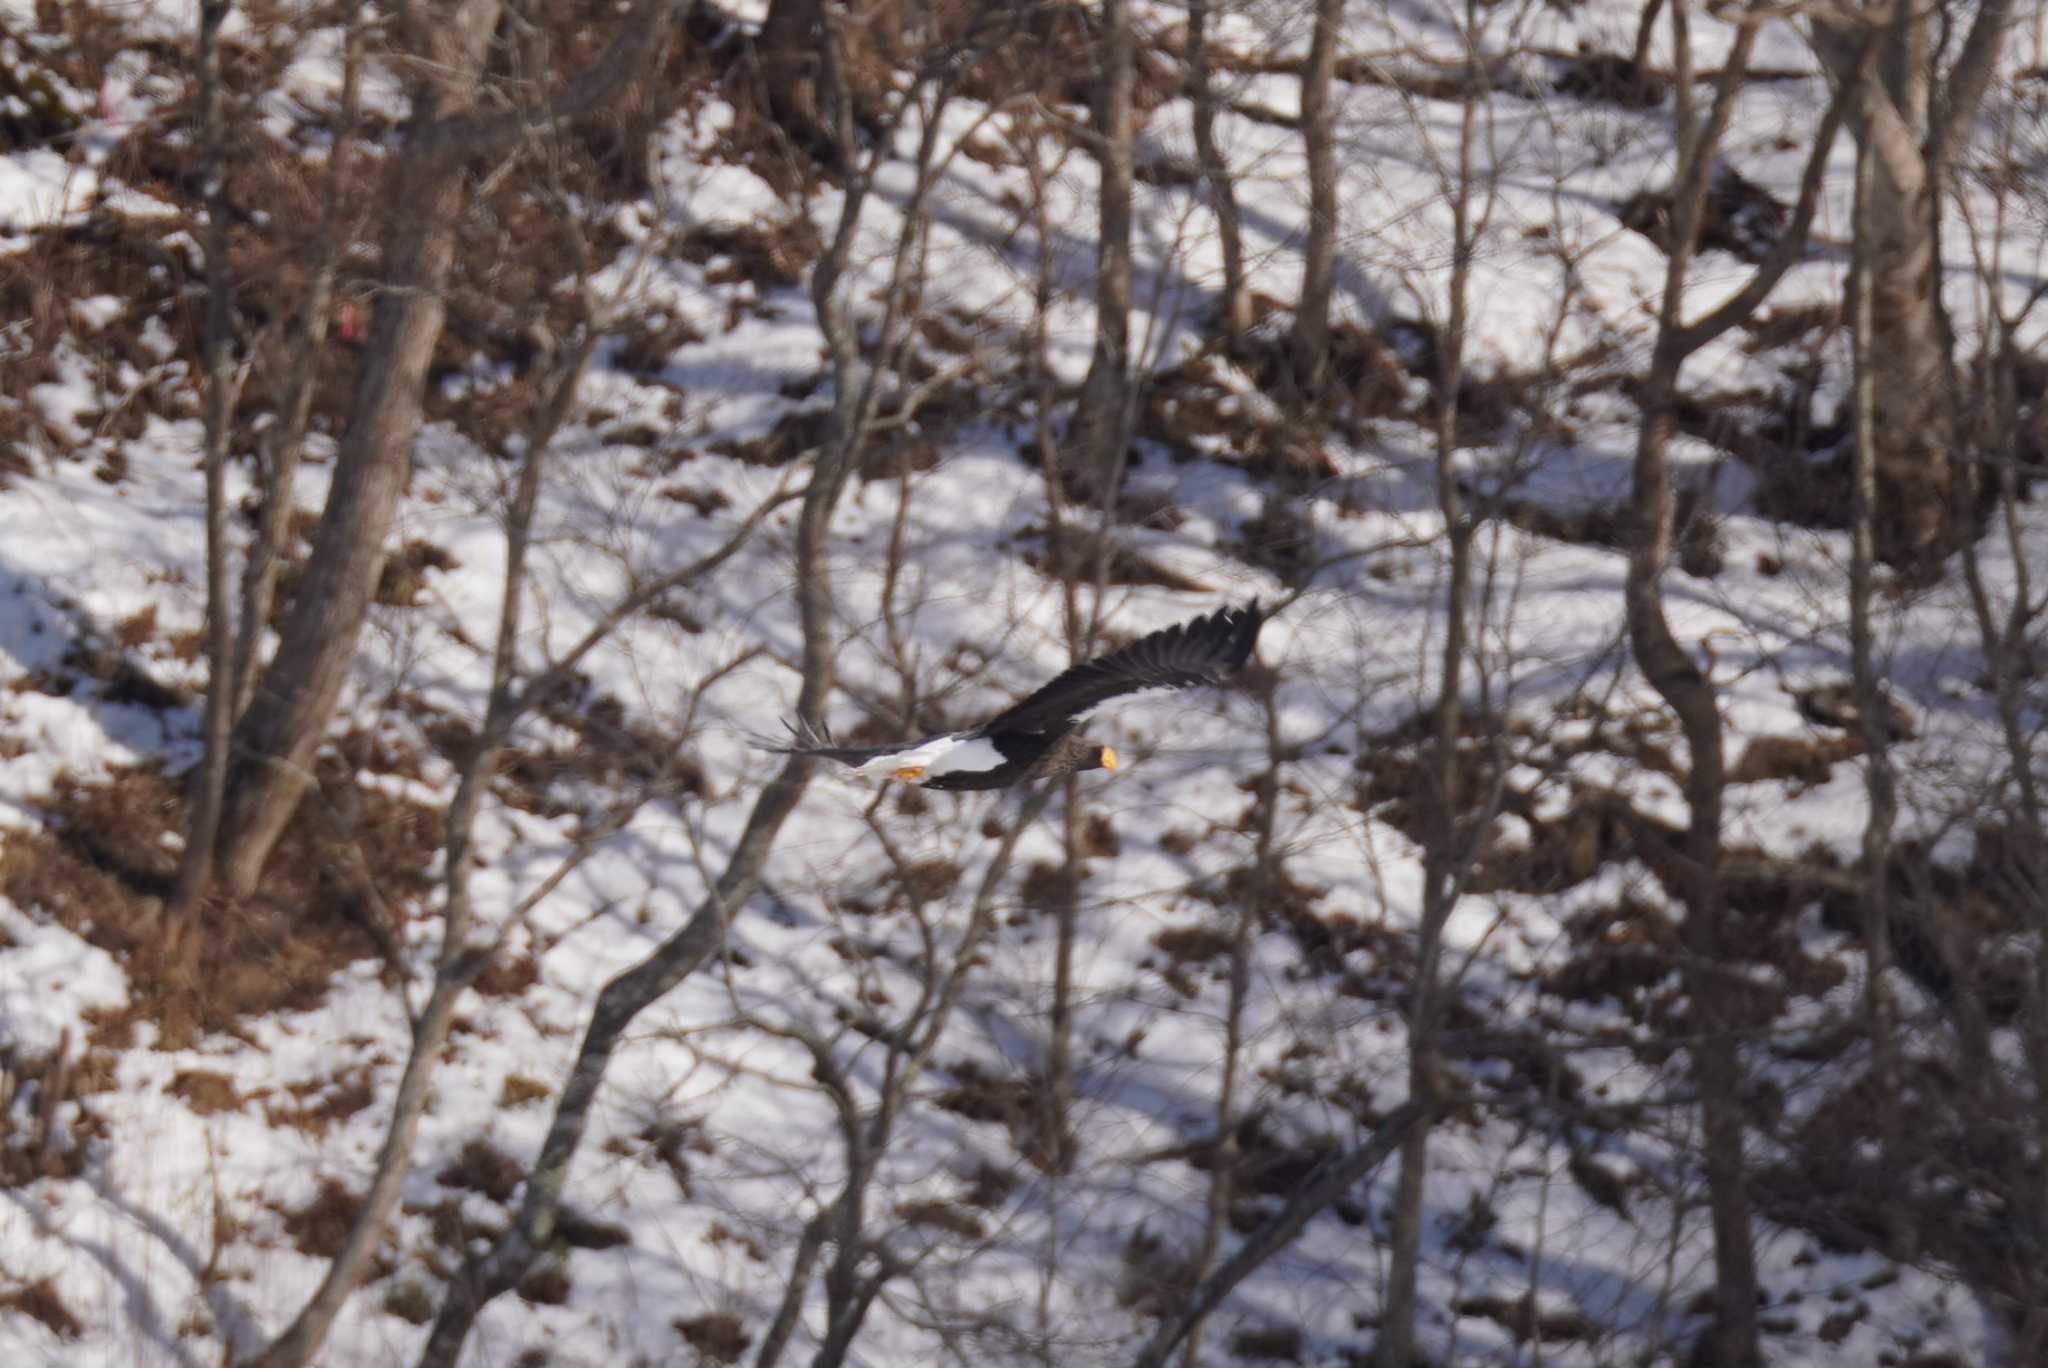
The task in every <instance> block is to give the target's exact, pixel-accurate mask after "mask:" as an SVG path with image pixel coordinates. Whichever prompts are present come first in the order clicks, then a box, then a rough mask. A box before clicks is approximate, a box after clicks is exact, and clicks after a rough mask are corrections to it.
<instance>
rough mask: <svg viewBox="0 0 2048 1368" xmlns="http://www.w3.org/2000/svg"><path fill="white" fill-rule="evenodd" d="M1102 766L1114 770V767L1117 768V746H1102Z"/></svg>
mask: <svg viewBox="0 0 2048 1368" xmlns="http://www.w3.org/2000/svg"><path fill="white" fill-rule="evenodd" d="M1102 767H1103V768H1104V769H1106V770H1113V769H1115V768H1116V748H1115V747H1113V746H1104V747H1103V748H1102Z"/></svg>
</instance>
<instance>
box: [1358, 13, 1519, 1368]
mask: <svg viewBox="0 0 2048 1368" xmlns="http://www.w3.org/2000/svg"><path fill="white" fill-rule="evenodd" d="M1461 28H1462V31H1463V37H1464V42H1465V51H1466V59H1467V62H1468V64H1469V65H1470V66H1471V68H1472V69H1473V70H1474V71H1475V72H1476V71H1478V70H1480V69H1481V63H1480V62H1479V60H1478V58H1479V44H1480V38H1481V33H1482V29H1481V16H1480V8H1479V5H1478V3H1477V0H1467V2H1466V5H1465V8H1464V14H1463V16H1462V25H1461ZM1485 98H1486V90H1485V86H1484V82H1483V81H1474V82H1472V83H1470V84H1468V85H1467V87H1466V90H1465V98H1464V102H1463V106H1462V108H1461V110H1460V117H1459V122H1458V150H1457V161H1456V163H1455V164H1454V165H1453V166H1451V167H1448V168H1444V169H1443V170H1442V171H1441V172H1440V174H1439V179H1440V181H1441V182H1442V183H1443V184H1444V189H1445V193H1446V195H1447V197H1448V199H1449V201H1450V206H1451V274H1450V279H1449V281H1448V282H1447V292H1448V309H1447V311H1446V316H1445V319H1444V326H1443V328H1442V329H1441V331H1440V334H1439V339H1438V344H1437V376H1436V386H1437V393H1436V408H1435V428H1436V431H1435V439H1436V494H1437V506H1438V510H1439V511H1440V512H1441V513H1442V515H1443V522H1444V555H1445V570H1446V575H1445V590H1444V593H1445V599H1444V621H1443V642H1442V654H1441V660H1442V665H1441V671H1440V674H1439V676H1438V683H1437V695H1436V704H1435V707H1434V709H1433V716H1432V728H1431V730H1432V737H1431V744H1432V753H1431V759H1430V765H1429V772H1428V778H1427V780H1426V797H1425V802H1426V806H1427V808H1428V811H1429V813H1430V816H1429V819H1428V835H1427V838H1426V840H1425V843H1424V850H1423V860H1422V919H1421V922H1420V924H1419V925H1418V926H1417V928H1416V946H1415V977H1414V982H1413V984H1412V985H1411V987H1410V990H1409V992H1410V999H1409V1007H1408V1092H1409V1095H1410V1096H1411V1097H1413V1098H1415V1099H1417V1100H1419V1101H1420V1102H1421V1103H1422V1104H1423V1108H1424V1110H1423V1113H1422V1115H1421V1116H1420V1117H1418V1118H1417V1120H1416V1123H1415V1124H1414V1125H1413V1126H1411V1127H1410V1128H1409V1130H1408V1134H1407V1135H1406V1136H1405V1137H1404V1138H1403V1140H1402V1142H1401V1170H1400V1176H1399V1179H1398V1181H1397V1184H1396V1187H1395V1190H1394V1211H1393V1218H1392V1245H1393V1248H1392V1250H1391V1251H1390V1253H1389V1257H1388V1263H1387V1288H1386V1294H1385V1296H1384V1297H1383V1298H1382V1300H1381V1308H1380V1333H1379V1342H1378V1345H1377V1349H1376V1352H1377V1354H1378V1359H1379V1364H1380V1368H1409V1364H1410V1363H1411V1362H1412V1361H1413V1359H1414V1357H1415V1316H1416V1305H1415V1301H1416V1291H1417V1275H1418V1273H1419V1271H1420V1268H1421V1262H1422V1233H1423V1219H1424V1215H1423V1200H1422V1199H1423V1186H1424V1182H1425V1179H1426V1177H1427V1174H1428V1170H1429V1134H1430V1113H1431V1110H1432V1109H1433V1108H1434V1107H1435V1106H1436V1105H1437V1104H1438V1102H1439V1100H1440V1094H1441V1092H1442V1090H1443V1081H1442V1078H1441V1073H1442V1062H1441V1059H1440V1057H1439V1046H1438V1041H1437V1035H1438V1031H1439V1027H1440V1023H1441V1018H1442V1010H1443V1003H1442V986H1443V985H1442V960H1443V933H1444V926H1445V924H1446V923H1447V922H1448V921H1449V920H1450V916H1451V913H1452V912H1453V911H1454V910H1456V907H1457V903H1458V893H1459V886H1460V885H1461V884H1462V883H1463V881H1464V879H1465V877H1466V875H1467V874H1468V873H1469V870H1470V866H1471V854H1472V847H1473V842H1472V835H1471V833H1472V832H1473V830H1474V829H1475V826H1476V827H1484V826H1485V824H1486V823H1488V822H1490V821H1491V820H1492V813H1491V812H1490V811H1487V810H1486V809H1487V808H1488V807H1490V806H1492V804H1491V803H1488V802H1483V801H1482V802H1477V803H1474V800H1475V799H1477V798H1478V797H1479V795H1477V794H1473V793H1468V792H1466V791H1465V789H1466V788H1467V785H1466V784H1465V783H1464V782H1463V781H1462V777H1461V774H1460V769H1461V767H1460V765H1459V761H1458V744H1459V739H1460V736H1461V734H1462V732H1463V725H1462V724H1463V719H1464V706H1465V673H1464V671H1465V662H1466V657H1467V655H1468V654H1469V653H1470V651H1471V649H1472V644H1473V643H1472V641H1471V639H1470V637H1471V633H1470V628H1469V625H1468V620H1469V614H1470V611H1471V607H1472V605H1471V599H1472V538H1473V534H1474V533H1475V532H1476V531H1477V530H1478V524H1477V522H1476V520H1475V519H1474V518H1473V517H1472V516H1471V514H1470V513H1469V512H1468V511H1467V509H1466V507H1465V496H1464V492H1463V482H1464V478H1465V477H1464V474H1463V472H1461V471H1460V470H1459V468H1458V464H1457V447H1458V391H1459V388H1460V386H1461V385H1462V383H1463V380H1464V368H1465V346H1466V342H1467V337H1466V331H1467V317H1468V311H1469V306H1470V299H1469V295H1470V292H1471V285H1472V258H1473V254H1474V251H1475V249H1476V247H1477V245H1478V243H1479V240H1480V238H1481V237H1482V236H1483V235H1484V234H1485V232H1486V227H1487V223H1488V221H1489V220H1490V219H1491V217H1492V214H1493V206H1494V204H1495V198H1494V194H1493V190H1494V187H1495V186H1496V184H1497V176H1498V168H1495V169H1494V170H1493V172H1492V173H1491V174H1489V175H1488V177H1487V179H1486V183H1485V185H1484V187H1481V186H1480V185H1479V184H1478V183H1477V177H1476V174H1475V171H1476V168H1475V165H1474V163H1475V159H1476V157H1477V156H1478V154H1479V152H1480V151H1481V149H1480V147H1479V145H1478V144H1479V138H1480V133H1481V124H1480V120H1481V109H1482V105H1483V103H1484V101H1485ZM1482 190H1483V198H1479V199H1478V203H1476V204H1475V198H1476V197H1479V196H1480V195H1481V193H1482ZM1494 801H1495V802H1497V801H1498V800H1497V798H1496V799H1495V800H1494ZM1468 804H1473V805H1474V806H1475V807H1476V808H1477V809H1478V810H1477V811H1476V812H1468V811H1467V810H1466V809H1467V805H1468Z"/></svg>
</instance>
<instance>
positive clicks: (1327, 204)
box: [1286, 0, 1344, 422]
mask: <svg viewBox="0 0 2048 1368" xmlns="http://www.w3.org/2000/svg"><path fill="white" fill-rule="evenodd" d="M1343 22H1344V0H1315V27H1314V30H1313V32H1312V34H1311V36H1310V38H1309V48H1308V61H1307V62H1306V63H1305V64H1304V65H1303V66H1302V69H1301V137H1302V144H1303V147H1304V149H1305V150H1306V152H1307V154H1308V238H1307V240H1306V241H1305V242H1303V243H1302V249H1301V256H1302V267H1301V298H1300V300H1299V301H1298V302H1297V303H1296V304H1295V308H1294V332H1293V334H1292V336H1291V337H1289V339H1288V355H1289V359H1290V362H1291V368H1290V379H1289V384H1290V391H1289V393H1288V395H1287V396H1286V404H1287V406H1288V408H1289V409H1290V410H1291V417H1292V418H1293V419H1294V421H1297V422H1298V421H1300V420H1301V418H1302V416H1303V415H1305V414H1306V413H1308V412H1309V411H1310V410H1312V409H1314V408H1316V407H1317V406H1318V405H1320V404H1321V403H1322V402H1323V387H1324V384H1325V371H1326V370H1327V368H1328V365H1329V352H1330V303H1331V299H1330V297H1331V294H1332V293H1333V292H1334V291H1335V289H1336V285H1337V232H1338V228H1339V226H1340V225H1339V223H1338V205H1337V124H1336V110H1335V109H1334V108H1333V106H1332V105H1331V91H1332V89H1333V87H1334V85H1335V83H1336V74H1337V41H1338V36H1339V31H1340V29H1341V27H1342V25H1343Z"/></svg>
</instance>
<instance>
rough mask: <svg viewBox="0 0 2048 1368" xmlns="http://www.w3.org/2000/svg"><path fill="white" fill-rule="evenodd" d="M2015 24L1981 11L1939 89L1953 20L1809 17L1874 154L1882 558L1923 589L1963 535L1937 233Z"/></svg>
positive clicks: (1901, 14) (1871, 200)
mask: <svg viewBox="0 0 2048 1368" xmlns="http://www.w3.org/2000/svg"><path fill="white" fill-rule="evenodd" d="M2012 13H2013V5H2012V0H1985V3H1983V4H1981V5H1978V6H1977V7H1976V14H1975V16H1974V17H1973V18H1972V19H1971V21H1970V27H1969V30H1968V32H1967V34H1966V35H1965V36H1964V38H1963V42H1962V45H1961V47H1960V48H1959V49H1958V51H1957V53H1956V58H1955V61H1954V62H1953V63H1951V64H1950V67H1949V70H1948V73H1947V75H1946V76H1941V75H1940V74H1939V71H1938V66H1937V63H1938V59H1939V55H1940V49H1941V47H1942V45H1943V43H1944V42H1945V35H1946V34H1947V32H1948V30H1949V28H1950V26H1951V25H1952V24H1953V23H1954V22H1955V16H1954V14H1953V13H1952V11H1951V9H1950V8H1949V7H1948V6H1946V5H1927V4H1919V3H1915V0H1888V2H1885V3H1874V4H1873V5H1871V6H1870V7H1869V8H1867V9H1863V8H1850V7H1844V8H1842V9H1835V8H1831V7H1817V8H1815V9H1813V10H1812V11H1811V15H1812V19H1811V24H1812V39H1813V47H1814V50H1815V51H1816V52H1817V53H1818V54H1819V55H1820V58H1821V61H1822V62H1823V63H1824V64H1825V65H1826V66H1827V68H1828V70H1829V71H1830V72H1831V73H1832V74H1833V75H1834V77H1835V80H1836V82H1837V83H1838V84H1844V85H1846V84H1852V83H1853V84H1855V86H1856V88H1857V90H1858V92H1859V95H1858V100H1857V103H1856V105H1855V106H1854V108H1853V109H1852V110H1851V111H1850V127H1851V129H1852V130H1853V131H1854V133H1855V136H1856V140H1857V142H1858V143H1859V144H1860V145H1862V146H1864V147H1866V148H1868V149H1869V150H1870V152H1871V154H1872V157H1871V166H1870V175H1869V177H1868V182H1869V183H1868V186H1867V189H1866V199H1865V206H1864V217H1863V220H1862V226H1861V228H1860V230H1859V232H1860V240H1861V241H1862V242H1863V244H1864V251H1865V253H1866V256H1867V266H1866V269H1867V270H1868V272H1869V277H1870V336H1871V346H1870V348H1869V357H1870V363H1871V365H1872V367H1873V370H1874V375H1873V384H1872V395H1871V404H1872V413H1873V415H1874V418H1875V430H1874V431H1873V433H1872V434H1871V443H1872V453H1873V459H1874V460H1875V462H1876V479H1877V516H1876V524H1875V538H1876V542H1875V545H1876V552H1877V555H1878V557H1879V559H1881V560H1884V561H1886V562H1887V563H1889V564H1892V565H1895V566H1898V567H1899V568H1900V569H1902V570H1904V571H1906V572H1907V573H1909V574H1913V575H1916V576H1927V575H1931V574H1933V573H1934V572H1935V571H1938V570H1939V568H1940V565H1941V561H1942V558H1943V557H1944V556H1945V555H1946V554H1947V553H1948V552H1949V551H1950V550H1952V549H1954V547H1955V545H1956V541H1957V538H1958V537H1960V536H1961V535H1964V534H1965V532H1966V526H1964V525H1960V524H1958V523H1957V522H1956V521H1955V519H1954V518H1952V516H1951V510H1952V509H1954V508H1955V503H1954V500H1953V498H1952V497H1951V496H1952V494H1953V491H1954V482H1955V472H1954V465H1953V457H1952V453H1953V451H1954V450H1955V446H1956V440H1957V433H1956V429H1955V424H1954V416H1953V415H1952V414H1951V413H1950V411H1949V407H1948V403H1947V398H1946V396H1947V394H1948V392H1949V384H1948V380H1947V371H1948V369H1949V367H1950V366H1951V364H1952V357H1951V355H1950V339H1949V338H1948V336H1947V334H1946V332H1945V331H1944V329H1943V326H1942V319H1941V305H1940V300H1939V298H1938V295H1939V292H1940V289H1941V280H1942V270H1941V263H1940V260H1939V254H1938V250H1937V222H1936V219H1937V212H1938V206H1939V204H1940V201H1941V198H1942V195H1943V193H1944V185H1945V182H1946V179H1947V176H1948V168H1949V166H1950V164H1951V163H1952V162H1953V161H1954V159H1955V154H1956V151H1957V149H1958V147H1959V146H1960V145H1961V143H1962V142H1963V140H1964V139H1965V138H1966V137H1967V136H1968V135H1969V131H1970V128H1971V125H1972V123H1973V121H1974V120H1975V119H1976V117H1977V110H1978V108H1979V107H1980V106H1981V105H1982V103H1983V100H1984V94H1985V91H1986V90H1988V89H1989V88H1990V85H1991V78H1992V75H1993V74H1994V72H1995V71H1996V69H1997V65H1998V61H1999V54H2000V52H2001V51H2002V50H2003V48H2004V45H2005V39H2006V33H2007V30H2008V28H2009V26H2010V24H2011V21H2012ZM1870 41H1875V42H1876V43H1877V45H1878V48H1879V53H1878V57H1877V60H1876V63H1875V67H1874V71H1873V76H1872V79H1870V80H1867V81H1852V78H1853V75H1854V73H1855V71H1856V69H1857V68H1858V66H1859V65H1860V64H1861V63H1862V62H1863V60H1864V58H1863V53H1864V49H1865V47H1866V46H1867V44H1868V42H1870Z"/></svg>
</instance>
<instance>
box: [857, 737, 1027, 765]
mask: <svg viewBox="0 0 2048 1368" xmlns="http://www.w3.org/2000/svg"><path fill="white" fill-rule="evenodd" d="M977 746H982V747H987V749H988V750H989V751H990V752H991V753H994V751H995V747H994V746H990V745H989V744H988V742H986V741H978V742H976V741H969V742H963V741H962V740H961V733H959V732H947V733H945V734H944V735H942V736H931V737H927V738H925V739H924V740H922V741H918V742H915V743H914V744H911V745H907V746H905V747H904V748H903V749H902V750H894V751H890V752H889V753H888V754H887V755H878V756H876V757H875V758H874V759H872V760H867V761H864V762H862V763H861V764H859V765H856V766H855V767H854V773H855V774H878V775H890V774H894V773H896V771H898V770H902V769H922V770H924V771H925V772H926V773H928V774H944V773H946V772H947V771H948V770H952V769H988V768H991V766H989V765H973V764H968V765H959V764H956V763H954V762H953V760H952V758H951V757H952V754H953V752H954V751H957V750H970V751H971V750H973V749H975V748H976V747H977ZM997 760H998V761H1000V760H1001V757H1000V756H997Z"/></svg>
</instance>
